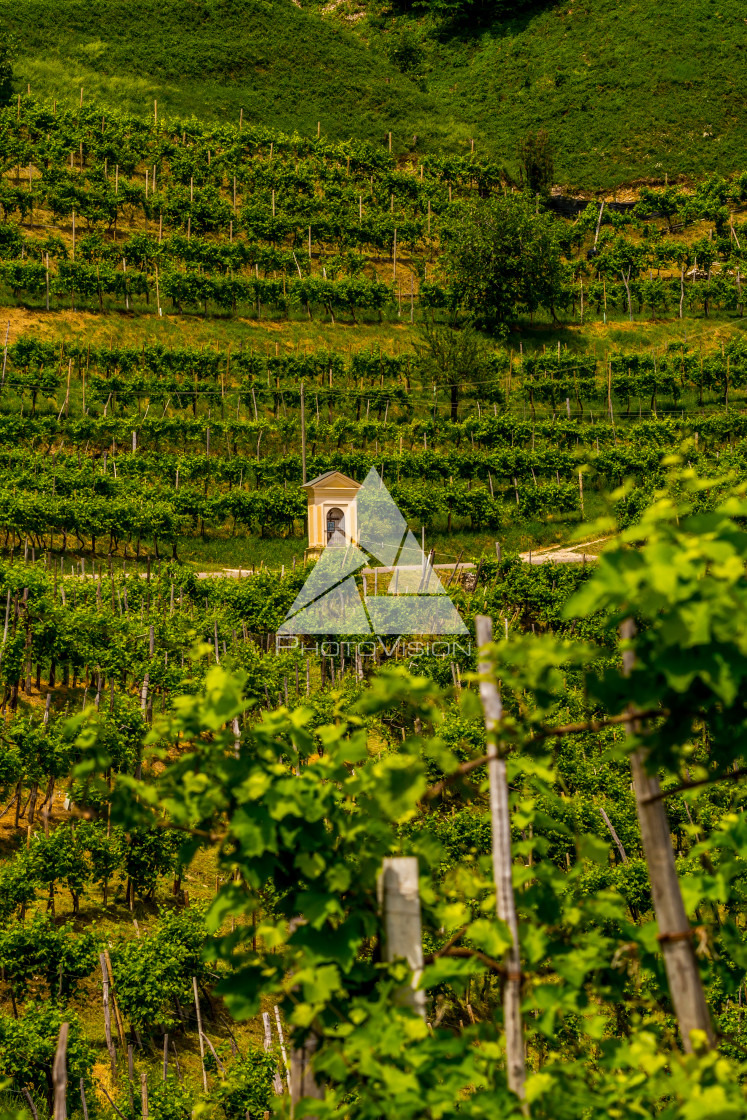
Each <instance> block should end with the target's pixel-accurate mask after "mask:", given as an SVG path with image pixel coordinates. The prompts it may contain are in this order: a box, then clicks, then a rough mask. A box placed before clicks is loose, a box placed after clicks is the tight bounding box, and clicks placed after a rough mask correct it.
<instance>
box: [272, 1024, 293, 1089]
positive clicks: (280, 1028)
mask: <svg viewBox="0 0 747 1120" xmlns="http://www.w3.org/2000/svg"><path fill="white" fill-rule="evenodd" d="M274 1011H275V1026H276V1027H277V1029H278V1038H279V1040H280V1053H281V1054H282V1057H283V1065H284V1067H285V1079H286V1081H287V1083H288V1092H289V1093H290V1091H291V1071H290V1070H289V1068H288V1054H287V1053H286V1050H285V1039H284V1038H283V1024H282V1023H281V1022H280V1008H279V1007H278V1006H277V1004H276V1005H275V1007H274Z"/></svg>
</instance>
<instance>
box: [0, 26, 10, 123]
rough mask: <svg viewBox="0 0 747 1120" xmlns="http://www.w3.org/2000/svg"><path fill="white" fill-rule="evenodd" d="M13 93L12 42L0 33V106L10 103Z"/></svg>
mask: <svg viewBox="0 0 747 1120" xmlns="http://www.w3.org/2000/svg"><path fill="white" fill-rule="evenodd" d="M12 92H13V65H12V62H11V55H10V41H9V39H8V37H7V35H4V34H2V32H0V105H7V104H8V103H9V102H10V97H11V93H12Z"/></svg>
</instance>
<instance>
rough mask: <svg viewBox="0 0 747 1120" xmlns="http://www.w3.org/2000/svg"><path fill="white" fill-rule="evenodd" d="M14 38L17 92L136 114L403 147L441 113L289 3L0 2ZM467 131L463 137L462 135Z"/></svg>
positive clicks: (377, 61) (442, 124)
mask: <svg viewBox="0 0 747 1120" xmlns="http://www.w3.org/2000/svg"><path fill="white" fill-rule="evenodd" d="M0 25H7V26H8V27H9V28H10V30H11V32H12V33H13V34H14V36H15V38H16V45H17V51H16V54H17V57H16V63H15V73H16V82H15V84H16V87H17V88H18V89H22V90H24V91H25V89H26V86H27V84H28V83H30V85H31V90H32V93H36V94H38V95H39V96H40V97H51V98H57V99H58V100H67V101H73V100H74V101H77V99H78V96H79V92H80V87H81V86H83V87H84V89H85V97H86V99H87V101H89V102H90V101H93V100H100V101H101V102H102V103H104V104H108V105H116V106H117V107H120V108H122V109H125V110H128V111H131V112H136V113H142V114H146V113H150V112H152V111H153V99H154V98H157V99H158V103H159V113H160V114H174V115H185V114H186V115H189V114H195V115H196V116H199V117H202V118H205V119H208V120H213V121H214V120H226V119H227V120H231V121H235V120H237V119H238V115H239V110H240V109H242V108H243V110H244V118H245V119H246V120H249V121H257V122H260V123H262V124H265V125H268V126H270V127H275V128H280V129H284V130H288V131H292V130H294V129H297V130H298V131H300V132H303V133H312V132H313V133H315V132H316V129H317V122H318V121H321V124H322V128H323V130H324V131H325V133H326V134H328V135H330V136H332V137H335V138H340V137H348V136H356V137H358V138H361V139H369V140H372V141H377V142H381V143H383V142H384V140H385V138H386V134H387V132H389V131H390V130H391V131H393V132H394V133H395V135H396V136H397V138H398V140H399V143H400V145H401V144H402V143H403V142H404V140H405V138H407V139H409V141H410V142H411V141H412V135H413V133H418V134H420V135H422V134H423V133H424V132H425V130H426V128H427V130H428V134H429V139H430V141H431V142H433V143H447V144H449V143H452V142H454V141H455V140H456V138H457V136H458V135H459V134H460V129H459V126H456V125H454V124H453V122H452V121H451V119H450V116H449V115H448V114H442V113H438V112H437V110H436V106H435V104H434V101H433V98H432V97H430V96H428V95H424V94H423V93H422V92H421V91H420V90H418V88H417V87H416V86H415V85H414V84H413V83H412V82H411V81H410V79H408V78H407V77H405V76H403V75H402V74H400V73H399V71H397V70H396V69H395V68H393V67H391V66H390V65H389V64H388V63H387V62H386V60H382V58H381V56H379V55H378V54H376V53H375V52H372V51H370V50H369V49H368V48H367V47H366V45H365V44H364V43H362V42H361V41H360V39H359V38H357V37H355V36H353V35H352V34H351V33H350V32H348V31H346V30H344V29H341V28H338V27H335V26H332V25H331V24H328V23H324V22H323V21H322V20H320V19H319V17H318V16H316V15H314V14H312V13H308V12H304V11H302V10H301V9H299V8H298V7H297V6H296V5H294V4H293V3H291V0H278V2H275V3H266V2H263V0H127V2H126V3H125V2H124V0H0ZM461 133H462V134H463V135H466V130H465V129H461Z"/></svg>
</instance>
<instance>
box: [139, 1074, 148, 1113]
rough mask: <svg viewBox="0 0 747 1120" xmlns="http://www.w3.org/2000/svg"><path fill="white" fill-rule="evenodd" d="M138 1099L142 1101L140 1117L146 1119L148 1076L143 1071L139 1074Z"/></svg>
mask: <svg viewBox="0 0 747 1120" xmlns="http://www.w3.org/2000/svg"><path fill="white" fill-rule="evenodd" d="M140 1100H141V1102H142V1113H141V1115H142V1118H143V1120H148V1077H147V1074H146V1073H144V1072H143V1073H141V1074H140Z"/></svg>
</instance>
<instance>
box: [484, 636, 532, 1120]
mask: <svg viewBox="0 0 747 1120" xmlns="http://www.w3.org/2000/svg"><path fill="white" fill-rule="evenodd" d="M475 637H476V639H477V646H478V649H479V650H484V647H485V646H488V645H490V643H491V642H492V640H493V621H492V619H490V618H488V617H487V616H486V615H478V616H477V617H476V618H475ZM478 672H479V674H480V701H481V703H482V708H483V712H484V715H485V731H486V733H487V754H488V779H489V783H490V793H489V797H490V825H491V831H492V838H493V879H494V882H495V894H496V910H497V913H498V917H499V918H500V919H501V920H502V921H504V922H505V923H506V925H507V926H508V928H509V931H510V933H511V938H512V942H513V944H512V946H511V948H510V949H509V951H508V953H507V956H506V966H507V976H506V983H505V987H504V991H503V1025H504V1030H505V1032H506V1068H507V1076H508V1087H509V1089H511V1090H512V1091H513V1092H514V1093H516V1095H517V1097H519V1099H520V1100H522V1101H523V1100H524V1081H525V1078H526V1067H525V1058H524V1037H523V1030H522V1022H521V957H520V954H519V926H518V921H517V918H516V902H515V900H514V889H513V883H512V880H511V818H510V812H509V805H508V781H507V778H506V760H505V758H503V757H501V754H500V753H499V750H498V730H499V727H500V723H501V719H502V718H503V705H502V704H501V698H500V695H499V692H498V687H497V685H496V683H495V678H494V675H493V667H492V665H491V663H490V661H489V660H488V658H487V656H486V655H485V653H484V652H483V653H482V654H478Z"/></svg>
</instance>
